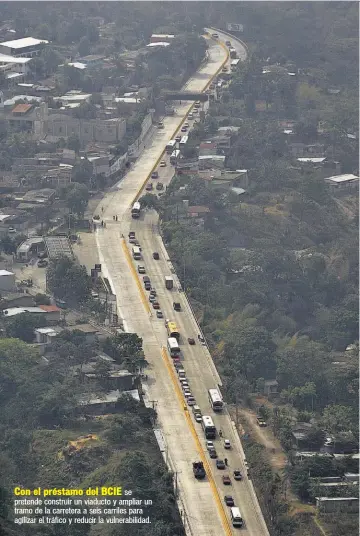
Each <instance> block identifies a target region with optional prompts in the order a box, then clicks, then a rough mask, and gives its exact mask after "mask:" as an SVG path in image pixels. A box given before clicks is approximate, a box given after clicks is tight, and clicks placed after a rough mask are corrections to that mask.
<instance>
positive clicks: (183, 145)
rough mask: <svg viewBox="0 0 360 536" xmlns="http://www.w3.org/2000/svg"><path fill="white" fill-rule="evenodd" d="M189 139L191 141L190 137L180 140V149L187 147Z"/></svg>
mask: <svg viewBox="0 0 360 536" xmlns="http://www.w3.org/2000/svg"><path fill="white" fill-rule="evenodd" d="M188 139H189V136H183V137H182V138H181V140H180V148H181V147H185V145H186V144H187V142H188Z"/></svg>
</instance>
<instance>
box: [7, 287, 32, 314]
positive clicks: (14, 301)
mask: <svg viewBox="0 0 360 536" xmlns="http://www.w3.org/2000/svg"><path fill="white" fill-rule="evenodd" d="M34 305H35V302H34V298H33V296H31V295H30V294H26V293H24V292H7V291H4V292H1V298H0V310H1V311H3V310H4V309H9V308H11V307H33V306H34Z"/></svg>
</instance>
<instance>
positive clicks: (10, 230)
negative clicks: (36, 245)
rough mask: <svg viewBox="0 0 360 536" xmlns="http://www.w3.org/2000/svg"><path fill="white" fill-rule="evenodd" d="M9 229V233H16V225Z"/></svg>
mask: <svg viewBox="0 0 360 536" xmlns="http://www.w3.org/2000/svg"><path fill="white" fill-rule="evenodd" d="M8 231H9V233H16V229H14V227H9V229H8Z"/></svg>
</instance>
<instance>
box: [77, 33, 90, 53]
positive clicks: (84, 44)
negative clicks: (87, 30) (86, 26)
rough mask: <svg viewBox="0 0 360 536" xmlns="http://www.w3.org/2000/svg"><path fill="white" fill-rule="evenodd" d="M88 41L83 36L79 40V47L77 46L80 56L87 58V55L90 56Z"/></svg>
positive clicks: (86, 37) (85, 36)
mask: <svg viewBox="0 0 360 536" xmlns="http://www.w3.org/2000/svg"><path fill="white" fill-rule="evenodd" d="M90 46H91V45H90V39H89V38H88V36H87V35H84V36H83V37H82V38H81V39H80V43H79V46H78V52H79V54H80V56H87V55H88V54H90V50H91V49H90Z"/></svg>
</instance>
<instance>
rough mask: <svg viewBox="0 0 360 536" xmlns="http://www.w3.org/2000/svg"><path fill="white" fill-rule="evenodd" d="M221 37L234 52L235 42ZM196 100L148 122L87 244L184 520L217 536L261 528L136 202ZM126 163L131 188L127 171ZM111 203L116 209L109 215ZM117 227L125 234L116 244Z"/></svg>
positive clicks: (223, 418) (157, 239)
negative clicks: (117, 311) (152, 130)
mask: <svg viewBox="0 0 360 536" xmlns="http://www.w3.org/2000/svg"><path fill="white" fill-rule="evenodd" d="M226 39H227V38H226V36H225V35H222V34H221V33H220V32H219V33H218V34H217V37H215V36H214V35H212V40H210V42H211V45H210V48H209V51H210V61H209V62H208V64H207V65H206V67H205V70H206V72H207V73H208V78H207V80H205V81H204V76H201V77H200V78H199V79H196V78H195V79H194V80H193V81H191V80H190V82H188V84H187V86H188V88H189V87H190V88H192V89H193V90H197V91H204V90H205V89H206V88H207V87H208V86H209V85H210V84H211V82H212V80H213V78H214V76H216V75H217V74H218V73H219V72H221V71H222V70H223V68H224V67H225V66H229V62H230V54H229V52H228V50H229V45H228V46H227V47H226V45H225V44H224V43H225V40H226ZM220 41H221V43H220ZM231 44H232V46H234V47H238V48H239V50H241V53H242V54H243V53H244V51H243V47H242V45H241V44H236V43H235V42H233V41H232V42H231ZM239 56H240V53H239ZM190 104H191V105H190ZM202 106H203V105H202V104H201V103H200V101H198V102H195V103H189V102H188V103H186V104H183V103H182V104H181V105H179V106H178V107H177V112H176V116H175V117H169V118H165V119H164V120H163V121H162V122H161V123H160V124H159V125H158V132H157V135H156V137H155V139H154V141H153V144H152V146H151V147H150V148H149V149H148V150H147V151H146V152H145V154H144V155H143V156H142V157H140V158H139V161H137V162H136V163H135V165H134V169H133V170H132V171H130V172H129V174H128V177H125V179H124V180H123V181H122V183H121V186H120V187H119V191H118V192H115V194H114V193H113V194H112V196H109V199H108V203H107V205H106V211H105V213H104V218H105V219H106V220H107V222H108V223H107V226H106V229H101V230H100V229H99V230H98V232H97V245H98V249H99V255H100V258H101V262H102V264H103V266H104V272H105V274H106V276H107V277H108V279H109V281H110V284H111V286H112V288H113V289H114V292H115V293H116V294H117V296H118V302H119V303H120V308H121V314H122V316H123V318H124V325H125V326H126V329H127V331H133V332H136V333H138V334H139V336H141V337H142V339H143V348H144V353H145V357H146V360H147V361H148V363H149V364H150V368H149V375H148V377H149V381H148V385H146V386H144V388H145V391H146V396H147V398H148V400H149V402H150V401H151V403H152V404H153V407H156V410H157V414H158V424H159V426H160V427H161V429H162V431H163V434H164V436H165V438H166V444H167V451H166V460H167V461H168V464H169V466H170V467H171V469H172V471H173V472H174V473H175V474H176V479H177V480H176V482H177V486H178V490H179V500H180V503H179V506H180V508H181V509H183V510H184V525H185V529H188V533H189V534H197V535H204V536H205V535H206V536H218V535H220V534H226V535H229V534H235V533H236V531H237V530H238V529H239V528H241V529H242V532H243V533H244V534H249V535H251V536H262V535H264V536H265V535H267V534H268V531H267V528H266V524H265V522H264V519H263V516H262V513H261V510H260V507H259V504H258V502H257V498H256V495H255V492H254V489H253V486H252V483H251V475H250V474H249V472H248V468H247V463H246V460H245V456H244V453H243V450H242V447H241V443H240V440H239V437H238V434H237V431H236V429H235V427H234V425H233V423H232V421H231V419H230V416H229V414H228V411H227V408H226V405H225V403H224V401H223V398H222V395H221V391H220V387H221V379H220V377H219V375H218V373H217V371H216V368H215V366H214V363H213V361H212V358H211V355H210V353H209V351H208V347H207V344H206V341H205V339H204V337H203V335H202V333H201V331H200V329H199V327H198V325H197V322H196V320H195V317H194V315H193V312H192V310H191V307H190V304H189V302H188V300H187V298H186V295H185V293H184V291H183V289H182V287H181V285H180V282H179V280H178V278H177V276H176V274H175V270H174V268H173V266H172V264H171V261H170V259H169V257H168V254H167V252H166V249H165V246H164V244H163V242H162V239H161V236H160V233H159V232H158V215H157V213H156V212H155V211H153V210H151V211H150V210H146V211H144V210H142V208H141V202H140V201H139V198H140V196H141V195H143V193H146V192H151V193H155V194H156V195H157V196H161V195H162V194H163V191H164V190H165V188H166V186H167V185H168V184H169V182H170V181H171V179H172V176H173V175H174V165H175V164H176V161H177V159H178V158H179V156H180V154H181V149H182V148H183V147H184V146H185V145H186V143H187V142H188V134H189V132H190V131H191V128H192V127H193V125H194V123H195V122H196V121H197V120H198V116H199V110H201V108H202ZM174 126H175V128H174ZM169 134H170V135H169ZM154 164H155V165H154ZM135 172H136V173H137V177H136V180H137V181H138V182H137V184H138V187H137V188H136V182H135V180H134V179H133V180H131V176H132V174H133V173H135ZM134 176H135V175H134ZM141 177H142V178H141ZM140 180H141V181H142V182H141V184H139V182H140ZM120 188H121V189H120ZM114 213H116V214H117V215H119V217H118V219H117V220H116V221H115V222H114V220H111V218H112V214H114ZM121 235H122V236H123V237H126V239H125V238H124V239H123V251H122V250H121V248H120V247H119V237H120V236H121ZM124 253H125V255H124ZM139 295H140V299H139ZM155 402H156V404H155V406H154V403H155Z"/></svg>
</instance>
